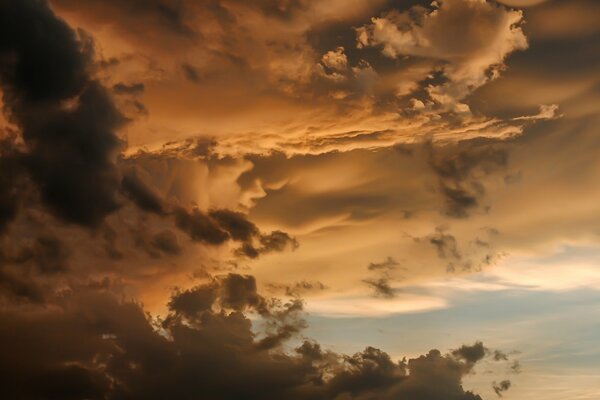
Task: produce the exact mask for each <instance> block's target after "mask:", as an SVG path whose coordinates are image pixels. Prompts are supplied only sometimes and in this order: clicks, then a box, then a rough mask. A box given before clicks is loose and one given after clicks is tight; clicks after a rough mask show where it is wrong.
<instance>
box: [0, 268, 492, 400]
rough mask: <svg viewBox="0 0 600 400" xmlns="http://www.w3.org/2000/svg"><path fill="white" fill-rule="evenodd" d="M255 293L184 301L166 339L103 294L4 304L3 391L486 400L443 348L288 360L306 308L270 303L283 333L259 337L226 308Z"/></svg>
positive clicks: (248, 281)
mask: <svg viewBox="0 0 600 400" xmlns="http://www.w3.org/2000/svg"><path fill="white" fill-rule="evenodd" d="M232 282H236V283H235V284H233V283H232ZM240 282H244V283H243V284H241V285H238V284H237V283H240ZM223 285H226V286H228V288H227V289H224V286H223ZM222 290H226V291H231V290H234V291H236V292H238V294H240V297H238V298H239V301H235V302H231V299H229V300H227V299H225V298H220V296H221V294H222ZM254 295H258V294H257V293H256V292H255V291H254V284H253V278H251V277H248V276H237V277H235V278H233V277H232V276H231V275H229V276H226V277H223V278H222V279H218V278H216V279H212V280H211V281H210V282H208V283H206V284H203V285H199V286H198V287H195V288H193V289H189V290H185V291H178V292H175V293H174V294H173V297H172V299H171V302H170V303H169V309H170V314H169V315H168V316H167V317H166V318H165V319H164V320H162V323H161V327H160V330H157V329H156V326H155V325H153V324H155V322H153V321H152V320H149V319H148V317H147V315H146V314H145V312H144V310H143V309H142V308H141V307H140V305H139V304H137V303H133V302H128V301H119V300H118V297H117V296H115V295H113V294H111V292H110V286H105V285H101V286H96V287H92V286H87V287H83V286H79V287H72V288H71V289H70V290H68V291H63V292H62V293H61V294H60V295H53V296H52V297H51V298H49V299H48V302H47V303H46V304H45V305H44V306H34V305H33V304H31V305H30V306H29V307H28V308H26V309H22V308H16V307H12V306H5V307H3V308H2V309H1V310H0V372H1V373H0V384H1V385H2V387H3V388H4V389H3V390H4V392H3V394H4V395H5V396H7V397H8V398H11V399H15V400H20V399H32V398H57V399H81V398H89V399H107V400H120V399H150V400H152V399H157V400H158V399H165V398H177V399H182V400H185V399H190V400H191V399H196V398H198V397H202V398H208V399H213V400H221V399H222V400H225V399H240V398H252V399H258V400H261V399H264V400H275V399H289V400H327V399H334V398H348V399H356V400H366V399H373V398H377V399H381V400H388V399H389V400H392V399H398V398H410V399H414V400H448V399H451V400H480V399H481V398H480V397H479V396H477V395H475V394H473V393H471V392H468V391H465V390H464V389H463V388H462V384H461V381H462V378H463V376H464V375H465V374H467V373H469V371H470V370H471V369H472V364H471V363H467V362H465V361H464V360H463V359H462V358H460V357H456V356H454V355H452V354H448V355H442V354H441V353H440V352H439V351H437V350H432V351H430V352H429V353H428V354H427V355H425V356H421V357H417V358H414V359H410V360H403V361H400V362H395V361H393V360H392V359H391V357H390V356H389V355H388V354H387V353H385V352H383V351H381V350H379V349H376V348H373V347H368V348H366V349H365V350H364V351H363V352H359V353H356V354H354V355H352V356H343V355H338V354H335V353H332V352H329V351H324V350H323V349H322V348H321V346H320V345H319V344H318V343H314V342H310V341H306V342H304V343H303V344H301V345H300V346H299V347H298V348H297V349H296V351H295V352H292V353H285V352H282V351H280V350H279V346H280V345H281V344H282V343H283V342H284V341H285V340H287V339H289V338H290V337H294V336H296V335H297V334H298V332H299V331H300V330H301V329H302V327H303V325H302V324H301V323H299V322H298V320H297V319H296V317H297V314H296V313H297V312H298V311H299V310H301V303H299V302H293V303H290V304H288V305H283V306H281V305H279V306H278V305H277V303H272V304H271V305H269V307H268V309H267V312H266V314H265V315H266V321H267V322H269V321H271V322H273V321H275V322H274V325H271V327H272V328H274V329H273V330H272V331H270V332H267V334H266V335H265V336H264V337H261V335H256V334H255V333H254V332H253V330H252V322H251V321H250V319H248V317H246V316H245V315H244V313H243V312H241V311H238V310H235V309H231V308H229V307H228V305H227V304H229V305H231V306H233V307H235V308H241V307H242V305H249V304H250V303H253V302H254V301H253V300H251V298H252V297H253V296H254ZM223 300H225V302H226V303H227V304H225V303H223ZM293 321H296V322H295V324H294V323H293ZM268 349H273V350H272V351H267V350H268Z"/></svg>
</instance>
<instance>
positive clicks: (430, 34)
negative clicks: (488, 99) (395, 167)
mask: <svg viewBox="0 0 600 400" xmlns="http://www.w3.org/2000/svg"><path fill="white" fill-rule="evenodd" d="M522 20H523V15H522V13H521V12H519V11H513V10H508V9H506V8H503V7H500V6H497V5H495V4H493V3H492V2H488V1H486V0H444V1H440V2H434V6H433V9H427V8H423V7H420V6H415V7H413V8H412V9H411V10H409V11H406V12H399V11H395V10H392V11H389V12H387V13H384V14H383V15H382V16H381V17H375V18H373V19H372V23H371V24H368V25H364V26H362V27H360V28H358V29H357V43H358V46H359V48H366V47H380V48H381V49H382V50H381V51H382V52H383V54H384V55H385V56H387V57H390V58H400V57H403V56H413V57H424V58H430V59H433V60H437V61H439V63H438V64H437V66H436V68H439V69H440V70H441V71H442V73H443V75H444V77H445V78H446V79H447V82H442V83H432V84H430V85H428V87H427V92H428V95H429V98H430V99H432V100H433V101H435V102H436V103H437V104H439V105H440V106H442V107H444V108H447V109H450V110H453V111H456V112H462V111H468V106H466V105H465V104H464V103H461V101H462V100H463V99H464V98H465V97H466V96H467V95H469V94H470V93H471V92H472V91H473V90H474V89H476V88H478V87H480V86H482V85H484V84H485V83H487V82H488V81H490V80H492V79H495V78H496V77H498V75H499V74H500V72H501V71H502V69H503V68H504V60H505V58H506V57H507V56H508V55H509V54H510V53H512V52H514V51H516V50H523V49H525V48H527V39H526V37H525V34H524V33H523V30H522V29H521V27H520V26H519V25H520V23H521V22H522Z"/></svg>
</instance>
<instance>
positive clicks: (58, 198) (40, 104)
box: [0, 0, 123, 226]
mask: <svg viewBox="0 0 600 400" xmlns="http://www.w3.org/2000/svg"><path fill="white" fill-rule="evenodd" d="M32 27H35V29H32ZM90 57H91V44H90V43H87V42H85V43H82V42H81V41H80V40H79V39H78V38H77V36H76V34H75V32H74V31H73V30H72V29H71V28H69V26H67V25H66V24H65V23H64V22H63V21H62V20H60V19H58V18H57V17H56V16H55V15H54V14H53V13H52V11H51V10H50V9H49V8H48V6H47V4H46V2H44V1H33V0H25V1H18V2H14V1H2V2H0V84H1V87H2V91H3V102H4V111H5V113H6V114H7V116H8V118H9V119H10V120H11V122H13V123H15V124H16V125H17V126H18V127H19V128H20V129H21V131H22V138H23V140H24V141H25V144H26V147H27V150H26V152H25V153H24V154H23V161H22V164H23V168H24V169H26V170H27V171H28V172H29V174H30V176H31V178H32V180H33V181H34V182H35V183H36V185H37V188H38V189H39V192H40V194H41V198H42V200H43V201H44V203H45V204H46V205H47V206H48V208H49V210H51V211H52V212H53V213H54V214H55V215H57V216H59V217H60V218H63V219H64V220H66V221H68V222H73V223H77V224H81V225H86V226H96V225H98V224H99V223H100V222H101V221H102V219H103V218H104V217H105V216H106V215H107V214H109V213H111V212H112V211H114V210H116V209H117V207H118V203H117V198H116V190H117V188H118V183H119V179H118V171H117V169H116V166H115V163H114V158H115V156H116V152H117V151H118V149H119V146H120V141H119V139H118V137H117V136H116V134H115V131H116V130H117V129H118V128H119V127H120V126H121V124H122V123H123V118H122V116H121V114H120V113H119V112H118V111H117V109H116V108H115V106H114V104H113V102H112V100H111V98H110V95H109V94H108V92H107V91H106V90H105V88H104V87H102V85H100V84H99V83H98V82H96V81H94V80H93V79H92V78H91V77H90V75H89V74H88V72H87V67H88V65H89V64H90ZM3 208H4V209H5V210H6V209H8V210H9V211H10V207H6V206H4V207H3ZM4 214H5V215H10V212H9V213H7V212H6V211H4Z"/></svg>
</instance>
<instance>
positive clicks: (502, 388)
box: [492, 380, 511, 397]
mask: <svg viewBox="0 0 600 400" xmlns="http://www.w3.org/2000/svg"><path fill="white" fill-rule="evenodd" d="M510 387H511V382H510V381H509V380H503V381H501V382H499V383H496V382H494V383H493V384H492V388H493V389H494V392H495V393H496V394H497V395H498V397H502V395H503V393H504V392H506V391H507V390H508V389H510Z"/></svg>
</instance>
